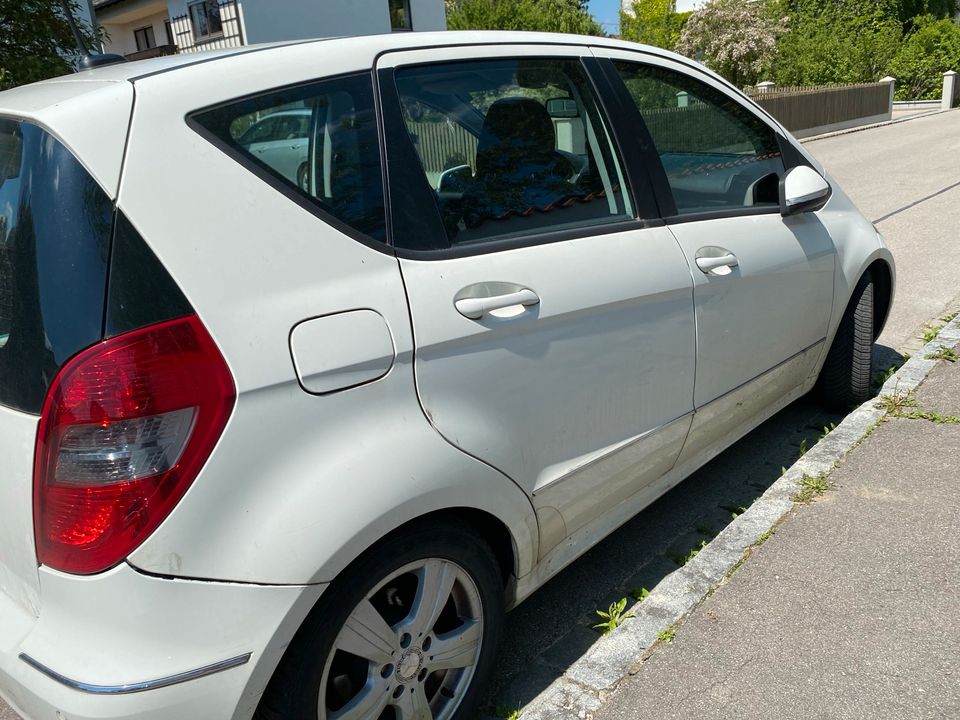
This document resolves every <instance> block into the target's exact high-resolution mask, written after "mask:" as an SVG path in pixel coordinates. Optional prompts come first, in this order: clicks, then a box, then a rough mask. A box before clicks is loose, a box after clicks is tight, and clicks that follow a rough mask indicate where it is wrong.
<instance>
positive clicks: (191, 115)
mask: <svg viewBox="0 0 960 720" xmlns="http://www.w3.org/2000/svg"><path fill="white" fill-rule="evenodd" d="M350 78H367V79H368V80H370V83H371V86H370V89H371V93H372V95H373V104H374V113H375V123H376V125H377V127H376V131H377V140H378V144H379V145H380V177H381V178H384V175H385V173H384V165H383V144H384V143H383V135H382V133H381V132H380V119H379V103H378V102H377V87H376V83H374V82H373V78H372V76H371V73H370V71H369V70H361V71H359V72H347V73H341V74H339V75H328V76H325V77H320V78H314V79H312V80H307V81H305V82H297V83H291V84H289V85H278V86H275V87H271V88H268V89H265V90H258V91H257V92H252V93H247V94H246V95H239V96H237V97H233V98H230V99H229V100H224V101H222V102H217V103H214V104H212V105H206V106H204V107H201V108H197V109H196V110H191V111H190V112H188V113H187V114H186V116H185V117H184V121H185V122H186V123H187V126H188V127H189V128H190V129H191V130H193V131H194V132H195V133H197V134H198V135H200V137H202V138H203V139H204V140H206V141H207V142H209V143H210V144H212V145H213V146H214V147H216V148H217V149H218V150H220V151H221V152H222V153H224V154H225V155H226V156H227V157H229V158H230V159H231V160H233V161H234V162H236V163H238V164H239V165H240V166H241V167H243V168H244V169H245V170H247V171H248V172H250V173H252V174H253V175H256V176H257V177H258V178H260V179H261V180H263V181H264V182H265V183H266V184H267V185H269V186H270V187H272V188H273V189H274V190H276V191H277V192H279V193H280V194H281V195H284V196H286V197H287V198H288V199H290V200H292V201H293V202H294V203H296V204H297V205H299V206H300V207H301V208H302V209H304V210H306V211H307V212H309V213H310V214H311V215H313V216H314V217H317V218H319V219H320V220H322V221H323V222H325V223H327V224H328V225H330V226H331V227H333V228H335V229H336V230H338V231H340V232H341V233H343V234H344V235H347V236H348V237H350V238H352V239H353V240H356V241H357V242H359V243H361V244H362V245H366V246H367V247H369V248H372V249H373V250H377V251H378V252H382V253H384V254H386V255H393V254H394V252H393V248H392V247H390V213H389V199H388V197H387V196H386V195H384V198H383V201H384V214H385V217H384V223H385V225H384V227H385V228H386V238H387V242H382V241H380V240H377V239H376V238H373V237H370V236H369V235H367V234H365V233H362V232H360V231H359V230H357V229H355V228H354V227H353V226H351V225H349V224H347V223H345V222H344V221H343V220H341V219H340V218H338V217H336V216H334V215H332V214H331V213H329V212H327V211H326V210H324V209H323V208H322V207H320V205H319V203H318V202H317V200H315V199H313V198H311V197H310V196H309V195H308V194H306V193H304V192H303V191H302V190H300V189H299V188H297V187H294V186H293V185H291V184H290V183H289V182H287V181H284V180H281V179H280V178H278V177H277V176H276V175H275V174H274V173H273V172H272V171H271V170H270V169H269V166H267V165H265V164H263V163H260V162H257V160H256V159H255V158H253V157H250V156H248V155H245V154H244V153H242V152H240V150H239V149H238V148H236V147H234V146H232V145H231V144H230V143H228V142H226V141H224V140H222V139H221V138H219V137H217V136H216V135H215V134H214V133H212V132H211V131H209V130H207V128H205V127H204V126H203V125H201V124H200V123H199V122H198V121H197V120H196V116H197V115H201V114H203V113H205V112H208V111H211V110H219V109H220V108H224V107H228V106H230V105H233V104H235V103H239V102H244V101H246V100H252V99H255V98H259V97H263V96H265V95H271V94H273V93H278V92H283V91H285V90H297V89H300V88H305V87H309V86H311V85H318V84H320V83H325V82H328V81H334V80H344V79H350ZM311 142H312V141H311Z"/></svg>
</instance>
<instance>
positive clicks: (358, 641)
mask: <svg viewBox="0 0 960 720" xmlns="http://www.w3.org/2000/svg"><path fill="white" fill-rule="evenodd" d="M396 642H397V636H396V633H395V632H394V631H393V629H391V627H390V626H389V625H387V621H386V620H384V619H383V617H381V615H380V613H378V612H377V611H376V609H375V608H374V607H373V605H371V604H370V601H369V600H364V601H363V602H361V603H360V604H359V605H357V607H356V609H355V610H354V611H353V612H352V613H351V614H350V617H349V618H347V622H346V624H345V625H344V626H343V630H341V631H340V636H339V637H338V638H337V643H336V648H337V649H338V650H344V651H346V652H348V653H352V654H354V655H358V656H359V657H362V658H365V659H367V660H369V661H370V662H372V663H374V664H377V665H385V664H387V663H388V662H391V661H392V656H393V652H394V646H395V644H396Z"/></svg>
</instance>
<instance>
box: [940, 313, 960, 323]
mask: <svg viewBox="0 0 960 720" xmlns="http://www.w3.org/2000/svg"><path fill="white" fill-rule="evenodd" d="M957 315H958V313H955V312H952V313H947V314H946V315H944V316H943V317H942V318H940V322H944V323H948V322H953V320H954V318H956V317H957Z"/></svg>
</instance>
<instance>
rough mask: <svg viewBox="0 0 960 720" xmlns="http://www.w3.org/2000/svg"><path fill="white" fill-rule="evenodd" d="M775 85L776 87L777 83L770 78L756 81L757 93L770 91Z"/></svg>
mask: <svg viewBox="0 0 960 720" xmlns="http://www.w3.org/2000/svg"><path fill="white" fill-rule="evenodd" d="M776 87H777V84H776V83H775V82H773V81H772V80H764V81H763V82H761V83H757V92H758V93H765V92H770V91H771V90H773V89H775V88H776Z"/></svg>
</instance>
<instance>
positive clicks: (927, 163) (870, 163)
mask: <svg viewBox="0 0 960 720" xmlns="http://www.w3.org/2000/svg"><path fill="white" fill-rule="evenodd" d="M806 148H807V149H808V150H809V151H810V152H812V153H813V155H815V156H816V157H817V159H819V160H820V161H821V162H822V163H823V164H824V167H825V168H826V169H827V172H829V173H830V174H831V175H832V176H833V177H834V178H835V179H836V180H837V181H838V182H839V184H840V186H841V187H843V189H844V190H845V191H846V193H847V194H848V195H849V196H850V197H851V198H853V201H854V202H855V203H856V204H857V206H858V207H859V208H860V210H861V211H862V212H863V214H864V215H865V216H866V217H867V219H868V220H872V221H873V222H874V223H875V224H876V226H877V229H878V230H879V231H880V232H881V233H882V234H883V236H884V239H885V240H886V242H887V244H888V245H889V246H890V249H891V251H892V252H893V254H894V258H895V259H896V262H897V295H896V299H895V301H894V305H893V310H892V312H891V314H890V319H889V320H888V321H887V326H886V328H885V329H884V332H883V335H881V336H880V343H881V344H884V345H888V346H890V347H894V348H897V349H898V350H901V351H907V352H911V351H913V350H915V349H917V348H918V347H919V344H918V343H917V342H916V337H917V335H918V334H919V329H920V326H921V325H922V324H923V323H924V322H927V321H928V320H932V319H936V318H938V317H939V316H941V315H943V314H944V312H946V311H948V310H956V309H958V306H960V283H958V282H957V274H956V272H957V270H956V269H957V268H958V267H960V162H958V158H960V112H958V111H956V110H953V111H950V112H946V113H940V114H936V115H928V116H924V117H919V118H914V119H911V120H908V121H906V122H902V123H897V124H893V125H887V126H884V127H879V128H874V129H871V130H864V131H862V132H855V133H849V134H846V135H837V136H834V137H832V138H825V139H823V140H813V141H811V142H808V143H806Z"/></svg>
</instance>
